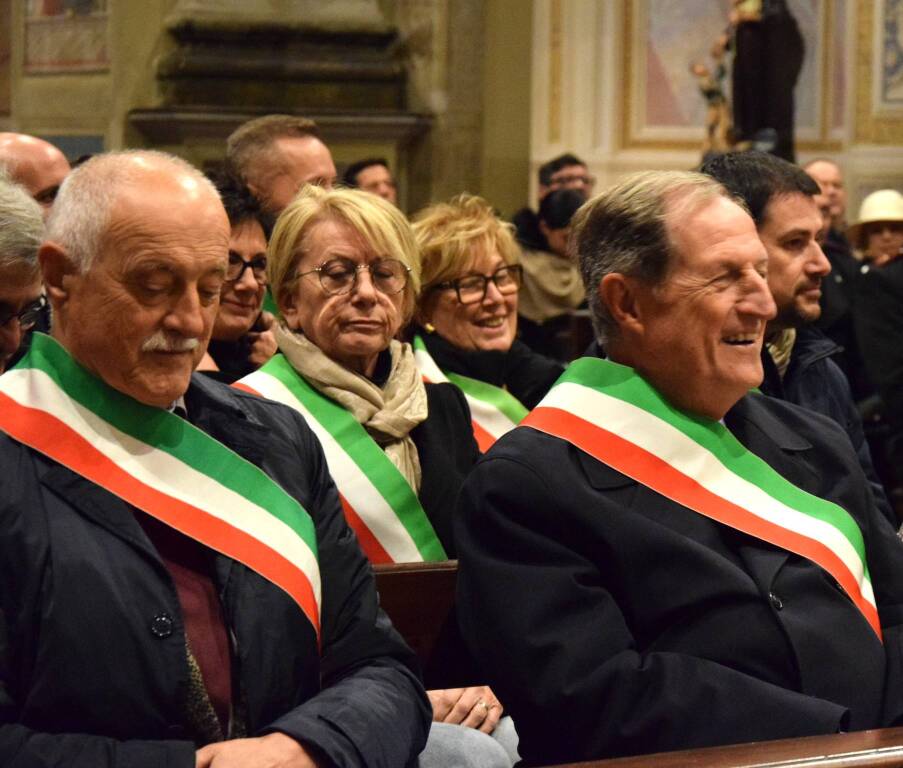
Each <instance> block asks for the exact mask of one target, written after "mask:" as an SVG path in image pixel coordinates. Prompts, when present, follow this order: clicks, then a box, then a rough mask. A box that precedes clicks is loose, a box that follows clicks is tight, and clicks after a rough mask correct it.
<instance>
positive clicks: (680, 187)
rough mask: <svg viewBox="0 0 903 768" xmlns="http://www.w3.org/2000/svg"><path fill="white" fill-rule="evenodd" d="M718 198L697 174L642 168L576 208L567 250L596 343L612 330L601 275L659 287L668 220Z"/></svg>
mask: <svg viewBox="0 0 903 768" xmlns="http://www.w3.org/2000/svg"><path fill="white" fill-rule="evenodd" d="M718 196H723V197H728V198H730V195H729V194H728V193H727V191H726V190H725V188H724V187H723V186H722V185H721V184H719V183H718V182H717V181H715V180H714V179H712V178H710V177H708V176H703V175H702V174H700V173H693V172H690V171H644V172H641V173H635V174H632V175H630V176H628V177H627V178H625V179H624V180H622V181H621V182H619V183H618V184H616V185H615V186H613V187H611V188H610V189H608V190H606V191H605V192H602V193H601V194H599V195H597V196H596V197H594V198H593V199H592V200H590V201H589V202H587V203H585V204H584V205H583V207H582V208H580V210H579V211H577V213H576V214H575V215H574V218H573V220H572V233H571V239H570V250H571V252H572V253H575V254H576V257H577V259H578V260H579V265H580V274H581V276H582V277H583V284H584V285H585V286H586V295H587V301H588V303H589V308H590V313H591V314H592V319H593V328H594V329H595V332H596V338H597V339H598V340H599V342H600V343H601V344H605V343H607V342H608V341H610V340H611V339H612V338H613V337H614V336H615V335H616V334H617V325H616V323H615V321H614V318H612V316H611V313H610V312H609V310H608V307H607V306H605V303H604V302H603V301H602V299H601V297H600V296H599V291H598V288H599V285H600V283H601V282H602V278H604V277H605V276H606V275H608V274H611V273H615V272H617V273H620V274H622V275H627V276H629V277H634V278H637V279H639V280H642V281H643V282H645V283H647V284H648V285H650V286H658V285H661V283H662V282H663V281H664V280H665V277H666V276H667V273H668V269H669V267H670V266H671V264H672V261H673V258H674V246H673V244H672V242H671V238H670V235H669V232H668V226H667V224H668V219H669V218H671V217H678V216H679V217H682V218H683V217H686V216H688V215H691V214H692V213H693V212H694V211H695V210H697V209H698V208H699V207H701V206H702V205H704V204H705V203H707V202H709V201H710V200H712V199H713V198H715V197H718ZM730 199H733V198H730ZM741 207H742V204H741Z"/></svg>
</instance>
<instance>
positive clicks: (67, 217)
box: [47, 150, 220, 272]
mask: <svg viewBox="0 0 903 768" xmlns="http://www.w3.org/2000/svg"><path fill="white" fill-rule="evenodd" d="M142 160H143V161H144V162H136V161H142ZM149 168H153V169H166V170H170V171H173V172H174V173H177V174H182V175H185V176H188V177H189V178H190V179H192V180H193V181H196V182H197V183H198V184H199V185H200V186H201V187H202V188H204V189H206V190H207V191H208V192H209V193H210V194H211V195H212V196H213V197H215V198H216V199H217V200H219V199H220V196H219V192H217V191H216V187H215V186H214V185H213V184H212V182H211V181H210V180H209V179H208V178H207V177H206V176H204V174H203V173H201V172H200V171H199V170H198V169H197V168H195V167H194V166H193V165H191V163H188V162H186V161H185V160H183V159H182V158H180V157H176V156H175V155H170V154H167V153H166V152H157V151H155V150H125V151H121V152H106V153H104V154H102V155H95V156H94V157H92V158H91V159H90V160H88V161H87V162H85V163H83V164H82V165H80V166H78V167H77V168H75V169H74V170H73V171H72V172H71V173H69V175H68V176H66V179H65V181H63V183H62V185H61V186H60V191H59V193H58V194H57V196H56V200H55V201H54V203H53V208H52V209H51V210H50V216H49V218H48V219H47V239H48V240H52V241H53V242H55V243H57V244H59V245H60V246H62V247H63V248H64V249H65V250H66V253H68V254H69V257H70V258H71V259H72V260H73V261H74V262H75V263H76V264H77V265H78V267H79V270H80V271H81V272H87V271H88V270H89V269H90V268H91V264H92V263H93V261H94V257H95V256H96V255H97V254H98V252H99V251H100V248H101V245H102V240H103V233H104V231H105V230H106V228H107V225H108V224H109V220H110V212H111V210H112V208H113V203H114V201H115V200H116V198H117V195H118V194H119V192H120V191H121V190H122V189H123V187H128V186H130V185H133V184H135V183H136V182H138V181H139V179H140V178H141V177H142V176H143V175H144V174H145V173H146V172H147V170H148V169H149Z"/></svg>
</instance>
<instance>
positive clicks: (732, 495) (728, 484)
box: [522, 357, 881, 638]
mask: <svg viewBox="0 0 903 768" xmlns="http://www.w3.org/2000/svg"><path fill="white" fill-rule="evenodd" d="M522 426H525V427H530V428H532V429H536V430H539V431H541V432H545V433H547V434H550V435H554V436H556V437H559V438H561V439H563V440H566V441H568V442H569V443H571V444H573V445H574V446H576V447H577V448H579V449H580V450H582V451H584V452H586V453H588V454H589V455H591V456H593V457H594V458H596V459H598V460H599V461H601V462H603V463H604V464H607V465H608V466H610V467H612V468H613V469H615V470H617V471H618V472H621V473H622V474H624V475H626V476H628V477H630V478H632V479H634V480H636V481H637V482H638V483H641V484H642V485H645V486H647V487H649V488H651V489H652V490H654V491H656V492H657V493H660V494H661V495H663V496H666V497H667V498H669V499H671V500H673V501H675V502H676V503H678V504H681V505H682V506H685V507H687V508H689V509H692V510H694V511H696V512H698V513H699V514H701V515H705V516H706V517H709V518H711V519H713V520H716V521H718V522H720V523H723V524H724V525H729V526H730V527H732V528H735V529H737V530H740V531H743V532H744V533H747V534H749V535H751V536H755V537H756V538H759V539H762V540H763V541H767V542H769V543H771V544H775V545H776V546H779V547H781V548H783V549H786V550H788V551H789V552H794V553H795V554H797V555H800V556H802V557H805V558H807V559H809V560H811V561H812V562H814V563H816V564H817V565H819V566H820V567H821V568H823V569H824V570H825V571H827V572H828V573H830V574H831V575H832V576H833V577H834V578H835V579H836V580H837V582H838V583H839V584H840V585H841V587H843V589H844V591H845V592H846V593H847V594H848V595H849V597H850V599H851V600H852V601H853V603H854V604H855V605H856V607H857V608H859V610H860V611H861V612H862V614H863V616H864V617H865V619H866V621H868V623H869V624H870V625H871V627H872V629H873V630H874V631H875V633H876V634H877V635H878V637H879V638H881V624H880V620H879V617H878V610H877V606H876V603H875V596H874V592H873V590H872V583H871V579H870V577H869V572H868V564H867V561H866V552H865V542H864V540H863V537H862V531H861V530H860V529H859V526H858V524H857V523H856V521H855V520H854V519H853V517H852V516H851V515H850V514H849V513H848V512H847V511H846V510H845V509H843V508H842V507H840V506H838V505H837V504H835V503H833V502H831V501H827V500H826V499H821V498H819V497H817V496H813V495H812V494H811V493H808V492H807V491H805V490H803V489H802V488H798V487H797V486H795V485H794V484H793V483H791V482H790V481H789V480H787V479H786V478H784V477H783V476H782V475H780V474H779V473H778V472H776V471H775V470H774V469H773V468H772V467H771V466H770V465H769V464H768V463H767V462H765V461H764V460H763V459H761V458H760V457H758V456H756V455H755V454H754V453H752V452H751V451H750V450H748V449H747V448H746V447H745V446H744V445H743V444H742V443H740V441H739V440H737V438H736V437H734V435H732V434H731V432H730V430H728V429H727V428H726V427H725V426H724V425H723V424H721V423H720V422H718V421H714V420H712V419H707V418H705V417H702V416H694V415H691V414H688V413H685V412H683V411H680V410H678V409H677V408H675V407H674V406H673V405H671V404H670V403H669V402H668V401H667V400H665V398H664V397H663V396H662V395H661V394H660V393H659V392H658V391H657V390H656V389H655V388H654V387H652V386H651V385H650V384H649V383H648V382H647V381H646V380H645V379H643V378H642V377H641V376H640V375H639V374H638V373H637V372H636V371H635V370H633V369H632V368H628V367H626V366H623V365H619V364H618V363H614V362H612V361H610V360H602V359H600V358H588V357H587V358H581V359H579V360H576V361H574V362H573V363H571V365H570V366H569V367H568V369H567V370H566V371H565V372H564V374H563V375H562V376H561V378H560V379H559V380H558V381H557V382H556V384H555V386H554V387H552V389H551V390H550V391H549V393H548V394H547V395H546V397H545V398H543V400H542V401H541V402H540V403H539V405H537V406H536V408H535V409H534V410H533V411H532V412H531V413H530V415H529V416H528V417H527V418H526V419H525V420H524V421H523V422H522Z"/></svg>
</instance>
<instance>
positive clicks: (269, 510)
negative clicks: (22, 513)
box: [0, 333, 320, 637]
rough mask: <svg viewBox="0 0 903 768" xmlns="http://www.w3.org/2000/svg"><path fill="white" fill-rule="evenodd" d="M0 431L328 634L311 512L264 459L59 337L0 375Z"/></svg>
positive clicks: (44, 340) (38, 342)
mask: <svg viewBox="0 0 903 768" xmlns="http://www.w3.org/2000/svg"><path fill="white" fill-rule="evenodd" d="M0 430H2V431H4V432H6V433H7V434H8V435H9V436H10V437H12V438H13V439H15V440H17V441H19V442H20V443H23V444H24V445H27V446H29V447H31V448H34V449H35V450H36V451H39V452H41V453H43V454H45V455H46V456H48V457H49V458H51V459H53V460H54V461H56V462H58V463H59V464H62V465H63V466H65V467H68V468H69V469H71V470H72V471H73V472H76V473H77V474H79V475H81V476H82V477H84V478H86V479H87V480H90V481H91V482H92V483H94V484H95V485H99V486H101V487H102V488H105V489H106V490H108V491H109V492H110V493H113V494H115V495H116V496H119V497H120V498H121V499H123V500H124V501H126V502H128V503H129V504H132V505H133V506H135V507H137V508H138V509H140V510H142V511H144V512H146V513H147V514H149V515H151V516H152V517H155V518H156V519H158V520H160V521H161V522H163V523H166V524H167V525H169V526H171V527H172V528H175V529H176V530H178V531H180V532H182V533H183V534H185V535H186V536H190V537H191V538H193V539H195V540H197V541H199V542H201V543H202V544H204V545H206V546H208V547H210V548H211V549H214V550H216V551H217V552H220V553H222V554H224V555H226V556H228V557H231V558H233V559H234V560H238V561H239V562H241V563H244V564H245V565H246V566H248V567H249V568H251V569H253V570H254V571H256V572H257V573H259V574H260V575H261V576H263V577H264V578H266V579H268V580H269V581H271V582H273V583H274V584H276V585H277V586H279V587H280V588H281V589H283V590H284V591H285V592H286V593H287V594H288V595H289V596H290V597H291V598H292V599H293V600H294V601H295V602H296V603H297V604H298V605H299V606H300V608H301V610H302V611H303V612H304V614H305V615H306V616H307V618H308V619H309V620H310V622H311V624H312V625H313V627H314V629H315V630H316V632H317V636H318V637H319V634H320V569H319V565H318V563H317V539H316V531H315V529H314V524H313V521H312V520H311V519H310V516H309V515H308V514H307V512H306V511H305V510H304V509H303V507H302V506H301V505H300V504H299V503H298V501H297V500H296V499H295V498H293V497H292V496H290V495H289V494H288V493H286V492H285V491H284V490H283V489H282V488H281V487H280V486H279V485H277V484H276V483H275V482H274V481H273V480H272V479H271V478H270V477H268V476H267V475H266V474H265V473H264V472H263V471H261V470H260V469H259V468H258V467H256V466H254V465H253V464H251V463H250V462H248V461H246V460H245V459H243V458H242V457H241V456H239V455H238V454H236V453H235V452H234V451H232V450H231V449H229V448H228V447H226V446H225V445H223V444H222V443H220V442H218V441H216V440H214V439H213V438H212V437H210V436H209V435H207V434H206V433H204V432H202V431H201V430H199V429H198V428H197V427H195V426H193V425H192V424H190V423H189V422H188V421H186V420H185V419H182V418H180V417H179V416H177V415H175V414H174V413H170V412H169V411H166V410H164V409H161V408H153V407H151V406H147V405H144V404H142V403H139V402H138V401H136V400H133V399H132V398H130V397H128V396H126V395H124V394H122V393H121V392H118V391H117V390H115V389H113V388H112V387H110V386H108V385H107V384H106V383H104V382H103V381H102V380H100V379H99V378H97V377H96V376H94V375H93V374H91V373H89V372H88V371H86V370H85V369H84V368H82V367H81V366H80V365H79V364H78V363H77V362H75V360H73V359H72V357H70V355H69V353H68V352H67V351H66V350H65V349H64V348H63V347H62V346H60V345H59V344H58V343H57V342H56V341H55V340H54V339H51V338H50V337H49V336H45V335H43V334H38V333H36V334H34V336H33V338H32V342H31V348H30V350H29V351H28V354H27V355H26V356H25V357H24V358H23V359H22V361H21V362H20V363H19V364H18V365H17V366H16V367H15V368H14V369H12V370H11V371H8V372H7V373H5V374H4V375H3V376H0Z"/></svg>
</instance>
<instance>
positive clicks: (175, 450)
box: [0, 152, 430, 768]
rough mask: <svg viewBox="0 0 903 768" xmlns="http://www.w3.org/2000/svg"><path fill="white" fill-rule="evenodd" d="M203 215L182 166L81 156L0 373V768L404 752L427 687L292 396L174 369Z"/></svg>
mask: <svg viewBox="0 0 903 768" xmlns="http://www.w3.org/2000/svg"><path fill="white" fill-rule="evenodd" d="M228 243H229V223H228V220H227V218H226V214H225V211H224V210H223V206H222V203H221V202H220V198H219V195H218V194H217V192H216V190H215V189H214V188H213V186H212V185H211V184H210V182H209V181H208V180H207V179H206V178H205V177H204V176H203V175H202V174H201V173H200V172H198V171H197V170H196V169H195V168H193V167H191V166H190V165H188V164H187V163H185V162H184V161H182V160H179V159H177V158H174V157H171V156H168V155H164V154H161V153H155V152H124V153H111V154H108V155H99V156H96V157H95V158H93V159H91V160H89V161H88V162H86V163H85V164H84V165H82V166H80V167H79V168H77V169H76V170H75V171H73V172H72V174H71V175H70V176H69V177H68V178H67V179H66V181H65V182H64V183H63V185H62V187H61V189H60V193H59V198H58V202H57V205H55V207H54V209H53V213H52V215H51V217H50V219H49V221H48V232H47V239H46V240H45V241H44V243H43V244H42V245H41V248H40V251H39V259H40V264H41V268H42V273H43V277H44V283H45V286H46V290H47V293H48V296H49V299H50V302H51V303H52V305H53V309H54V323H53V336H52V337H50V336H45V335H43V334H35V336H34V338H33V340H32V344H31V346H30V348H29V351H28V353H27V354H26V355H25V357H24V358H23V359H22V360H21V361H20V363H19V364H18V365H17V366H16V367H15V368H14V369H13V370H11V371H8V372H7V373H5V374H4V375H3V376H2V377H0V432H2V433H4V434H0V462H2V464H3V466H4V467H6V468H7V471H6V472H4V473H3V474H2V476H0V585H2V589H0V765H3V766H9V767H10V768H12V767H13V766H26V765H29V766H32V765H35V766H36V765H48V766H49V765H53V766H58V767H59V768H108V767H109V768H113V767H115V768H126V767H128V768H159V766H164V765H165V766H168V767H169V768H208V767H209V768H230V767H233V766H242V767H243V768H264V766H266V768H272V767H273V766H279V767H281V768H311V766H328V765H329V766H331V765H341V766H361V767H363V766H365V765H366V766H384V768H390V767H394V766H404V765H406V764H407V763H408V762H409V761H410V760H411V759H412V758H413V757H414V756H416V754H417V753H418V752H419V751H420V749H421V748H422V746H423V743H424V742H425V740H426V734H427V730H428V727H429V721H430V707H429V703H428V701H427V699H426V696H425V694H424V692H423V690H422V687H421V685H420V683H419V680H418V678H417V674H416V672H415V671H414V670H413V660H412V659H413V655H412V654H411V652H410V651H409V650H408V648H407V647H406V646H405V645H404V643H403V641H402V640H401V638H400V637H399V636H398V635H397V634H396V633H395V631H394V630H393V629H392V627H391V625H390V623H389V621H388V619H387V618H386V617H385V615H384V614H383V613H382V612H381V611H380V610H379V608H378V606H377V599H376V591H375V588H374V584H373V577H372V574H371V572H370V568H369V567H368V565H367V562H366V560H365V559H364V557H363V555H362V554H361V551H360V548H359V547H358V545H357V541H356V539H355V538H354V536H353V535H352V534H351V533H350V531H349V529H348V527H347V526H346V524H345V522H344V517H343V514H342V510H341V506H340V503H339V498H338V495H337V493H336V490H335V486H334V485H333V483H332V480H331V479H330V477H329V475H328V471H327V468H326V462H325V460H324V457H323V453H322V450H321V449H320V446H319V443H318V442H317V440H316V438H315V437H314V436H313V434H312V433H311V431H310V430H309V429H308V428H307V426H306V424H305V423H304V422H303V420H302V419H301V418H300V417H299V416H297V415H296V414H295V413H294V411H292V410H290V409H288V408H285V407H283V406H281V405H277V404H275V403H271V402H269V401H265V400H263V399H262V398H257V397H253V396H250V395H247V394H245V393H242V392H239V391H238V390H234V389H230V388H228V387H226V386H225V385H222V384H219V383H217V382H214V381H211V380H209V379H205V378H204V377H202V376H193V375H192V372H193V370H194V367H195V365H196V363H197V362H198V360H199V359H200V357H201V356H202V355H203V353H204V350H205V348H206V346H207V342H208V340H209V338H210V334H211V329H212V327H213V322H214V318H215V317H216V312H217V307H218V303H219V296H220V290H221V288H222V285H223V280H224V278H225V273H226V264H227V255H228Z"/></svg>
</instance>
